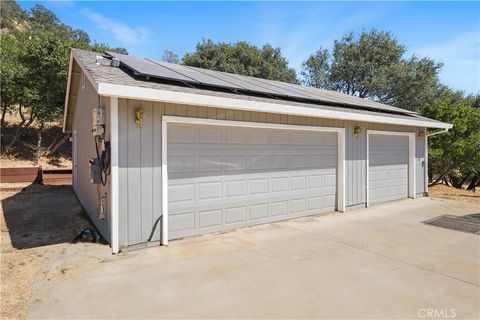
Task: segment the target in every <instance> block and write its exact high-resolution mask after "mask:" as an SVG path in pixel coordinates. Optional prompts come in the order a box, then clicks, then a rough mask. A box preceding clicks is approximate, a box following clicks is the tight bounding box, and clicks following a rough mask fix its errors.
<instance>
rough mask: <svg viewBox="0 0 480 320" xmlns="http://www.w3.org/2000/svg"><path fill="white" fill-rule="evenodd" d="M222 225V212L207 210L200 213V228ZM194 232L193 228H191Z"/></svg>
mask: <svg viewBox="0 0 480 320" xmlns="http://www.w3.org/2000/svg"><path fill="white" fill-rule="evenodd" d="M221 225H222V210H221V209H220V210H219V209H217V210H206V211H200V212H199V227H200V228H211V227H220V226H221ZM191 230H193V228H191Z"/></svg>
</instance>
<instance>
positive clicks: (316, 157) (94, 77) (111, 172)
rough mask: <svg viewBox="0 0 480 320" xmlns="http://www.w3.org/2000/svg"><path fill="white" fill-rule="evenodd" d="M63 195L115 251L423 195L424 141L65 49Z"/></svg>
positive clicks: (259, 82) (314, 105)
mask: <svg viewBox="0 0 480 320" xmlns="http://www.w3.org/2000/svg"><path fill="white" fill-rule="evenodd" d="M68 79H69V80H68V87H67V97H66V104H65V119H64V120H65V121H64V131H65V132H67V133H71V134H72V137H73V188H74V191H75V193H76V195H77V197H78V199H79V201H80V202H81V204H82V206H83V207H84V208H85V210H86V211H87V212H88V214H89V215H90V217H91V218H92V220H93V221H94V223H95V225H96V226H97V228H98V230H99V231H100V232H101V234H102V235H103V237H104V238H105V239H106V240H107V241H109V242H110V244H111V247H112V252H113V253H117V252H119V251H121V250H126V249H131V248H139V247H146V246H150V245H159V244H164V245H166V244H168V241H169V240H173V239H178V238H183V237H189V236H195V235H201V234H206V233H212V232H219V231H226V230H231V229H235V228H240V227H245V226H251V225H256V224H261V223H268V222H273V221H279V220H285V219H291V218H297V217H302V216H308V215H315V214H319V213H324V212H332V211H341V212H343V211H346V210H351V209H355V208H363V207H366V206H370V205H375V204H379V203H382V202H386V201H393V200H400V199H405V198H416V197H418V196H423V195H424V194H425V193H426V192H427V183H426V177H427V154H426V150H427V149H426V148H427V135H426V129H427V128H438V129H443V130H448V129H449V128H451V127H452V126H451V125H450V124H447V123H441V122H438V121H435V120H431V119H428V118H425V117H422V116H420V115H419V114H417V113H414V112H411V111H407V110H403V109H399V108H394V107H391V106H387V105H383V104H380V103H376V102H373V101H369V100H364V99H361V98H357V97H352V96H348V95H344V94H340V93H338V92H331V91H326V90H321V89H314V88H308V87H304V86H300V85H293V84H287V83H282V82H278V81H270V80H265V79H258V78H252V77H246V76H239V75H234V74H229V73H224V72H216V71H211V70H205V69H198V68H193V67H187V66H182V65H175V64H169V63H165V62H161V61H154V60H150V59H143V58H137V57H132V56H126V55H121V54H116V53H105V54H104V55H99V54H98V53H93V52H88V51H83V50H77V49H73V50H72V52H71V59H70V69H69V78H68Z"/></svg>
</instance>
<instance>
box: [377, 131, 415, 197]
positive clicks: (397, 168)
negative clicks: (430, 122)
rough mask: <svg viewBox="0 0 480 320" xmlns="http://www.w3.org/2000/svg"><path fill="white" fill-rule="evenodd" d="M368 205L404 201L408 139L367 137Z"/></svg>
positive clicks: (405, 194) (406, 186)
mask: <svg viewBox="0 0 480 320" xmlns="http://www.w3.org/2000/svg"><path fill="white" fill-rule="evenodd" d="M368 157H369V174H368V175H369V176H368V184H369V193H368V194H369V203H370V204H375V203H380V202H385V201H392V200H398V199H404V198H407V197H408V137H407V136H389V135H375V134H372V135H370V138H369V153H368Z"/></svg>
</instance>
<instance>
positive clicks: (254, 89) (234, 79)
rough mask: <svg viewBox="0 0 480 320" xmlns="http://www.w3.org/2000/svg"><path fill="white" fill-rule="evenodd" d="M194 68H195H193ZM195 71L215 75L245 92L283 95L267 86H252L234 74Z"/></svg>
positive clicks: (203, 70) (202, 70)
mask: <svg viewBox="0 0 480 320" xmlns="http://www.w3.org/2000/svg"><path fill="white" fill-rule="evenodd" d="M191 68H193V67H191ZM195 70H199V71H201V72H205V73H208V74H212V75H213V74H214V75H215V76H218V77H219V78H221V79H222V80H224V81H228V82H230V83H233V84H235V85H237V86H239V87H242V88H243V90H245V91H250V92H256V93H263V94H268V95H274V96H280V95H281V93H280V92H278V91H274V90H271V89H268V88H267V87H265V86H259V85H255V84H252V83H251V82H247V81H245V80H243V79H242V78H241V76H239V75H237V74H232V73H227V72H221V71H212V70H208V69H200V68H195Z"/></svg>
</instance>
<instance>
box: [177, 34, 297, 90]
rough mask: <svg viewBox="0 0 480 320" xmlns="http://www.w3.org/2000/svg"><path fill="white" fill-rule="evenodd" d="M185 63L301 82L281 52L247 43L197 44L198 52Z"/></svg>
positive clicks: (204, 41)
mask: <svg viewBox="0 0 480 320" xmlns="http://www.w3.org/2000/svg"><path fill="white" fill-rule="evenodd" d="M183 63H184V64H186V65H189V66H194V67H199V68H205V69H211V70H217V71H224V72H230V73H236V74H241V75H246V76H252V77H259V78H264V79H271V80H279V81H284V82H290V83H296V82H297V75H296V72H295V70H294V69H292V68H289V67H288V61H287V59H286V58H285V57H283V56H282V52H281V50H280V48H273V47H272V46H271V45H269V44H266V45H264V46H263V47H262V48H261V49H259V48H257V47H255V46H253V45H251V44H250V43H248V42H246V41H240V42H236V43H225V42H219V43H214V42H213V41H212V40H210V39H209V40H203V41H202V42H199V43H198V44H197V47H196V51H195V52H192V53H187V54H186V55H185V57H184V58H183Z"/></svg>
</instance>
